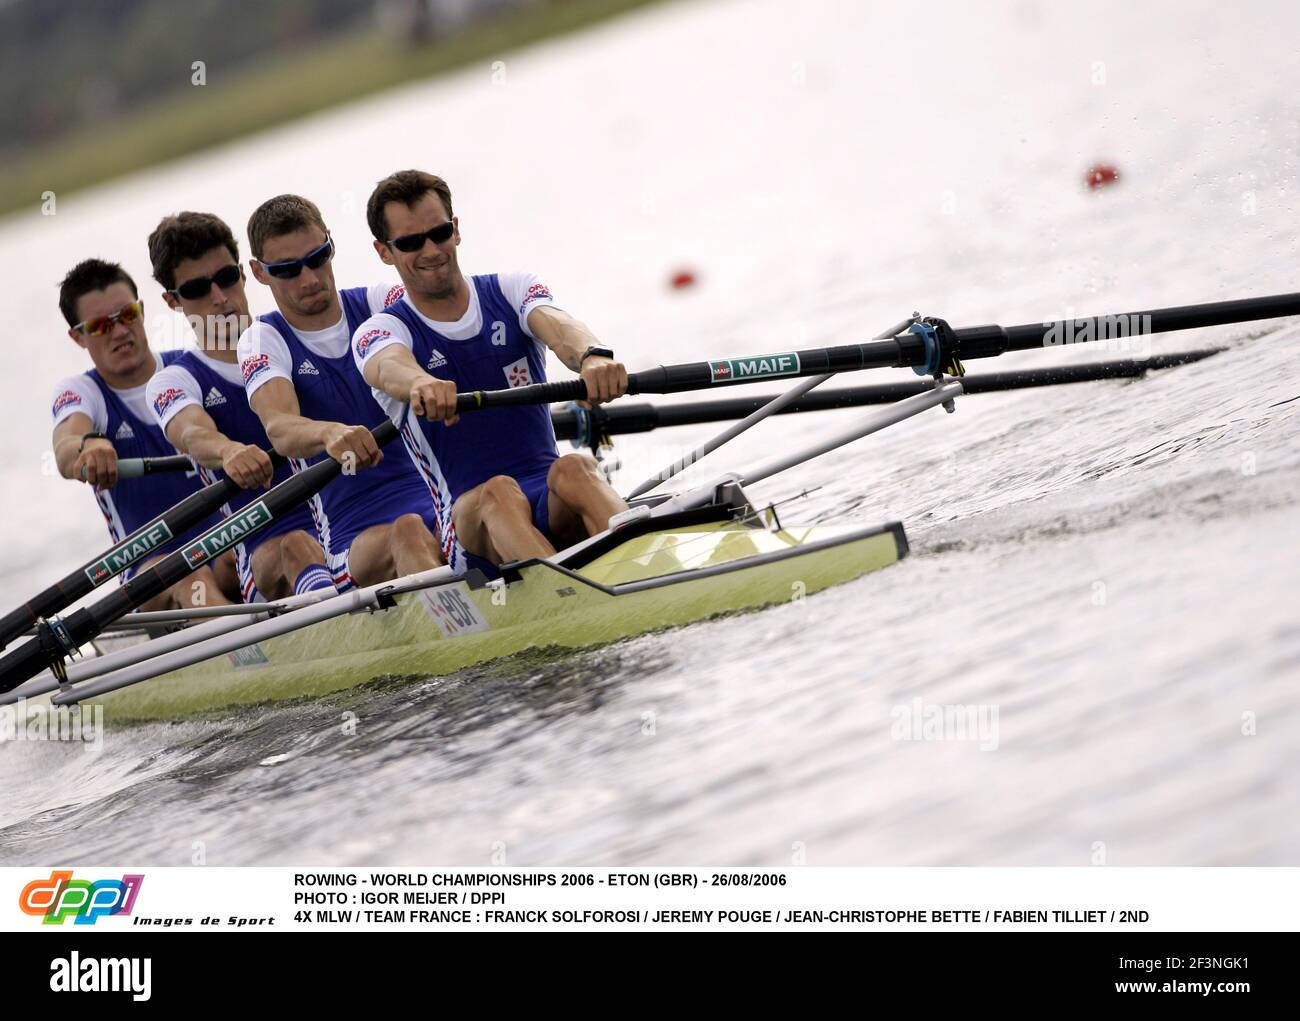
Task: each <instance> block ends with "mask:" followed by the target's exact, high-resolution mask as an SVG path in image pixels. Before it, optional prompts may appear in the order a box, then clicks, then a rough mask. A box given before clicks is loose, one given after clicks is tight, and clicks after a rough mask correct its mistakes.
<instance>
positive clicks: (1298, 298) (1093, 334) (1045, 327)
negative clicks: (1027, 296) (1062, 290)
mask: <svg viewBox="0 0 1300 1021" xmlns="http://www.w3.org/2000/svg"><path fill="white" fill-rule="evenodd" d="M1295 315H1300V294H1270V295H1265V296H1264V297H1260V298H1241V299H1237V300H1234V301H1212V302H1205V303H1203V304H1200V305H1176V306H1174V307H1172V308H1153V309H1148V310H1146V311H1145V312H1126V313H1121V314H1118V315H1103V316H1086V317H1084V318H1082V319H1058V320H1056V321H1054V322H1050V323H1028V324H1026V325H1024V326H1008V327H1006V329H1005V332H1006V335H1007V347H1006V348H1004V350H1007V351H1028V350H1032V349H1033V348H1039V347H1054V346H1056V345H1058V344H1061V343H1081V342H1087V341H1090V340H1091V341H1097V340H1108V339H1114V338H1116V337H1131V336H1144V335H1147V334H1151V333H1173V332H1175V331H1177V330H1198V329H1202V328H1204V327H1208V326H1226V325H1228V324H1229V323H1245V322H1252V321H1255V320H1258V319H1281V318H1283V317H1285V316H1295ZM976 329H980V327H976ZM954 332H956V333H957V335H958V337H959V338H960V337H961V335H962V334H963V333H964V332H966V331H964V330H956V331H954ZM1071 338H1073V339H1071ZM999 353H1000V352H999ZM963 357H967V358H972V357H976V356H975V355H971V354H964V355H963Z"/></svg>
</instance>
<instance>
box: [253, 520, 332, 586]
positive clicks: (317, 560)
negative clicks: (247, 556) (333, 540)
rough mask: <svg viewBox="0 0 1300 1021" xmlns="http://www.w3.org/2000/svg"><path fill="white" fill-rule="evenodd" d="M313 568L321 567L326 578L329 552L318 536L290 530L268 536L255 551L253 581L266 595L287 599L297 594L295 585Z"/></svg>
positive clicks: (327, 575)
mask: <svg viewBox="0 0 1300 1021" xmlns="http://www.w3.org/2000/svg"><path fill="white" fill-rule="evenodd" d="M310 567H319V568H320V569H321V573H322V574H323V575H324V577H325V578H326V579H328V577H329V571H328V569H327V568H326V567H325V551H324V550H323V549H321V545H320V543H319V542H317V541H316V538H315V536H312V535H308V534H307V533H306V532H304V531H301V530H299V531H296V532H286V533H285V534H284V535H277V536H276V537H275V538H274V539H268V540H267V541H266V542H264V543H262V545H260V546H258V547H257V549H255V550H254V551H253V558H252V568H253V584H254V585H256V586H257V591H258V592H260V593H261V594H262V598H264V599H267V600H272V599H284V598H285V597H286V596H291V595H293V594H294V585H295V583H296V582H297V581H298V579H299V578H300V577H301V576H302V573H303V572H304V571H306V570H307V569H308V568H310Z"/></svg>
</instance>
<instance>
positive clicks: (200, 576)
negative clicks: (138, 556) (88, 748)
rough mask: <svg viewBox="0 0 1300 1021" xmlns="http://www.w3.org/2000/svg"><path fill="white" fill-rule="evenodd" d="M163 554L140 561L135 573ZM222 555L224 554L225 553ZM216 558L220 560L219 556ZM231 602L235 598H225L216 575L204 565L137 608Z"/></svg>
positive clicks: (184, 607)
mask: <svg viewBox="0 0 1300 1021" xmlns="http://www.w3.org/2000/svg"><path fill="white" fill-rule="evenodd" d="M165 555H166V554H162V555H159V556H155V557H149V558H148V559H147V560H143V561H141V562H140V566H139V567H138V568H137V569H136V573H137V574H138V573H139V572H140V571H143V570H145V569H146V568H148V567H150V566H151V565H153V564H156V563H157V562H158V561H160V560H162V559H163V558H164V556H165ZM222 555H223V556H225V554H222ZM217 559H218V560H220V557H218V558H217ZM216 562H217V561H214V562H213V563H216ZM230 562H231V563H232V564H233V563H234V557H233V556H231V558H230ZM236 588H238V583H236ZM232 602H236V600H232V599H227V598H226V596H225V593H223V592H222V591H221V586H220V585H219V584H218V583H217V577H216V575H214V574H213V573H212V567H211V566H210V565H205V566H204V567H200V568H199V569H198V570H197V571H195V572H194V573H193V574H191V575H189V576H188V577H185V578H182V579H181V580H180V581H178V582H177V583H176V584H175V585H173V586H171V587H170V588H168V589H166V590H165V591H163V592H160V593H158V595H156V596H154V597H153V598H152V599H150V600H148V601H147V602H144V603H142V604H141V605H140V607H139V609H140V611H141V612H143V613H152V612H153V611H154V610H189V609H192V608H194V607H196V606H229V605H230V604H231V603H232Z"/></svg>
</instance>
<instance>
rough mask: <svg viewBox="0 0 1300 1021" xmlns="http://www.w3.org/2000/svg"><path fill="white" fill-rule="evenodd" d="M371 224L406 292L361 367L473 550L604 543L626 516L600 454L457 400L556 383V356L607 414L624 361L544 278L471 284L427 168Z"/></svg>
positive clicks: (509, 276) (532, 416)
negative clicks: (575, 449) (559, 301)
mask: <svg viewBox="0 0 1300 1021" xmlns="http://www.w3.org/2000/svg"><path fill="white" fill-rule="evenodd" d="M366 218H367V220H368V221H369V225H370V230H371V233H372V234H373V235H374V238H375V241H374V245H375V251H376V252H377V253H378V254H379V258H380V259H381V260H382V261H383V262H384V263H386V264H387V265H390V266H395V267H396V268H397V272H398V275H399V276H400V277H401V278H402V283H403V284H404V285H405V287H406V293H405V295H404V296H403V297H402V298H401V299H400V300H399V301H396V302H395V303H393V304H392V305H390V306H389V307H388V308H387V309H385V310H384V311H383V312H381V313H379V314H378V315H375V316H373V317H371V318H370V319H369V320H367V321H366V322H365V323H363V324H362V325H361V328H360V329H358V330H357V331H356V333H355V334H354V335H353V341H352V353H353V357H354V358H355V359H356V363H357V366H358V368H360V369H361V371H362V373H363V374H364V375H365V378H366V382H367V383H369V384H370V385H371V386H372V387H374V388H375V396H376V398H377V399H378V400H379V402H380V404H381V405H383V406H384V407H385V410H387V411H388V412H389V415H390V416H391V417H392V419H393V421H394V422H395V423H396V424H397V425H398V426H400V427H401V429H402V435H403V438H404V439H405V440H406V442H407V444H408V445H409V446H410V448H411V453H412V457H413V458H414V460H415V462H416V464H417V465H419V466H420V467H421V469H422V470H423V471H424V472H425V473H426V475H427V476H429V477H430V479H431V484H432V481H433V480H434V479H435V478H436V479H437V481H438V482H439V483H442V484H445V485H446V486H447V487H449V488H450V490H451V495H452V497H453V499H454V501H455V503H454V506H453V509H452V518H453V521H454V524H455V531H456V535H457V537H458V538H459V540H460V542H461V543H462V544H463V546H464V548H465V549H466V550H467V551H468V552H471V553H474V554H477V555H479V556H481V557H484V558H486V559H487V560H489V561H491V562H493V563H496V564H500V563H504V562H506V561H511V560H524V559H527V558H530V557H548V556H551V555H553V554H554V553H555V551H556V546H557V544H558V545H568V544H570V543H572V542H576V541H578V540H580V539H582V538H584V537H585V536H587V535H590V534H595V533H597V532H601V531H604V530H605V529H606V528H607V527H608V525H609V520H610V518H611V517H613V516H614V515H615V514H618V513H621V512H622V511H625V510H627V504H626V503H624V502H623V500H622V499H621V498H620V497H619V495H618V494H617V493H616V492H615V491H614V489H613V487H611V486H610V484H609V483H608V482H607V481H606V479H605V478H604V476H603V475H602V474H601V473H600V471H599V469H598V468H597V465H596V463H595V461H594V460H592V459H591V458H590V457H589V456H587V455H586V454H567V455H565V456H564V457H561V456H560V455H559V452H558V451H557V450H556V448H555V431H554V429H553V427H552V425H551V417H550V411H549V409H548V408H547V407H546V406H545V405H529V406H520V407H506V408H500V409H494V410H492V411H487V412H484V413H482V414H475V415H473V416H472V417H470V418H467V419H466V420H465V421H464V422H459V419H458V416H457V415H456V392H457V390H460V391H472V390H499V389H501V388H502V384H503V383H504V384H506V385H508V386H511V387H515V386H524V385H527V384H529V383H541V382H544V381H545V380H546V360H545V359H546V348H550V349H551V350H552V351H553V352H555V354H556V356H557V357H558V358H559V359H560V361H561V362H563V363H564V364H565V365H566V366H568V368H570V369H572V370H573V371H574V372H577V373H579V374H580V375H581V377H582V380H583V382H584V383H586V386H587V395H588V400H589V401H590V402H591V403H594V404H600V403H603V402H605V401H609V400H612V399H613V398H615V397H618V396H620V395H621V394H623V393H624V392H625V391H626V389H627V371H626V370H625V369H624V367H623V366H622V364H620V363H619V362H617V361H615V360H614V352H613V351H611V350H609V349H608V348H606V347H602V346H601V345H600V342H599V341H598V340H597V339H596V338H595V336H593V334H592V333H591V331H590V330H589V329H588V328H587V327H586V326H584V325H583V324H582V323H580V322H579V321H578V320H576V319H574V318H573V317H572V316H570V315H568V314H567V313H565V312H562V311H561V310H560V309H559V308H557V307H556V306H555V302H554V299H553V298H552V296H551V292H550V291H549V290H548V289H547V287H546V286H545V285H544V284H543V283H542V282H541V280H539V279H538V278H537V277H536V276H534V275H533V274H532V273H493V274H489V275H483V276H473V277H470V278H468V279H467V278H466V277H465V276H464V275H463V274H462V273H461V271H460V265H459V262H458V259H457V253H456V248H457V246H458V245H459V244H460V240H461V235H460V221H459V219H458V218H456V217H455V216H454V215H453V213H452V208H451V190H450V188H449V187H448V186H447V183H446V182H445V181H444V180H443V179H442V178H440V177H436V176H434V175H433V174H428V173H425V172H423V171H419V170H403V171H400V172H398V173H396V174H393V175H392V176H391V177H388V178H385V179H384V180H382V181H380V182H379V184H378V185H377V186H376V187H375V190H374V191H373V192H372V193H371V195H370V199H369V201H368V203H367V205H366ZM458 422H459V424H457V423H458ZM412 426H418V428H412Z"/></svg>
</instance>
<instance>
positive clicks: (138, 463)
mask: <svg viewBox="0 0 1300 1021" xmlns="http://www.w3.org/2000/svg"><path fill="white" fill-rule="evenodd" d="M191 471H194V462H193V461H191V460H190V459H189V458H188V457H186V456H185V455H184V454H173V455H171V456H170V457H124V458H122V459H121V460H119V461H118V462H117V477H118V479H138V478H140V477H141V476H144V475H157V474H159V473H161V472H191ZM81 479H82V481H83V482H84V481H85V479H86V468H85V467H84V466H83V467H82V469H81Z"/></svg>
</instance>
